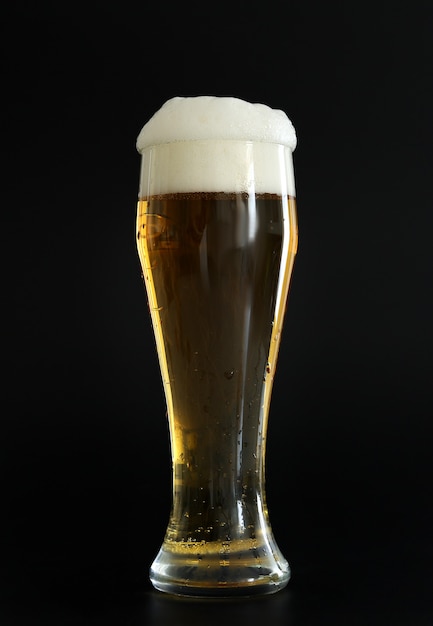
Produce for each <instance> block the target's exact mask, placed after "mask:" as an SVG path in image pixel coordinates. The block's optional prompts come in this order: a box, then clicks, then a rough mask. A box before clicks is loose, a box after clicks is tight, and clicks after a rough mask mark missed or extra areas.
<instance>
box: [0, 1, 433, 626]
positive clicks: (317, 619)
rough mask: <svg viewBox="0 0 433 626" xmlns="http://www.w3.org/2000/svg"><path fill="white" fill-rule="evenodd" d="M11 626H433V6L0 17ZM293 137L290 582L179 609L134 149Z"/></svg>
mask: <svg viewBox="0 0 433 626" xmlns="http://www.w3.org/2000/svg"><path fill="white" fill-rule="evenodd" d="M0 13H1V22H0V23H1V26H0V28H1V46H2V74H1V84H2V96H1V105H2V115H1V122H2V131H1V141H0V145H1V151H2V162H3V165H2V173H3V176H2V183H1V188H0V193H1V224H2V227H1V239H2V246H1V247H2V252H3V255H4V258H3V264H2V266H3V267H2V282H3V288H2V294H3V296H2V310H3V314H4V317H3V319H4V322H3V324H2V329H3V332H2V350H1V360H2V366H3V369H2V371H3V374H2V383H3V384H2V399H3V402H2V405H3V409H2V418H1V433H0V441H1V446H2V451H1V463H2V467H1V478H2V485H1V500H2V503H1V509H2V512H1V520H2V525H3V530H2V532H1V540H0V541H1V543H0V549H1V572H2V579H1V589H0V591H1V611H2V622H1V623H2V624H7V625H9V624H18V623H25V624H29V625H32V624H51V623H53V624H54V623H55V624H116V625H117V624H134V625H135V624H146V625H150V626H152V625H154V624H186V623H193V624H194V623H199V622H202V621H205V622H206V623H208V624H213V623H217V622H218V623H219V622H220V621H221V620H225V621H226V622H227V621H228V622H230V619H233V621H235V620H240V621H245V622H246V621H248V623H251V624H253V623H254V624H255V623H257V624H258V623H262V622H263V621H265V620H266V621H268V622H271V623H272V624H279V623H284V624H289V625H293V626H301V625H302V626H310V625H316V624H320V625H323V624H333V625H334V626H337V625H339V624H344V625H347V626H351V625H352V624H353V625H357V624H363V625H366V624H369V625H370V624H384V625H385V624H386V625H388V624H389V625H391V624H392V625H393V626H398V625H401V626H418V625H421V624H422V625H427V624H429V625H431V624H433V597H432V596H433V585H432V583H433V566H432V557H433V540H432V526H433V504H432V477H433V472H432V469H433V467H432V458H431V457H432V452H431V451H432V436H433V428H432V416H433V410H432V409H433V403H432V391H431V373H432V348H433V341H432V339H433V335H432V329H431V328H432V313H433V309H432V298H431V294H432V269H433V265H432V262H433V257H432V253H431V240H432V232H433V217H432V216H433V212H432V209H433V190H432V184H431V178H432V176H431V171H432V163H433V149H432V146H433V124H432V105H433V98H432V68H433V4H432V3H431V2H429V1H428V0H424V1H422V0H414V1H412V2H392V1H391V0H377V1H376V2H369V1H367V2H343V1H341V2H335V1H331V2H311V1H308V0H304V1H302V0H296V1H288V2H285V3H283V2H276V1H275V0H270V1H269V2H267V3H264V4H260V5H259V4H254V3H251V2H246V1H245V2H243V1H242V2H230V3H229V2H220V3H218V4H215V5H209V4H206V3H203V2H186V3H170V2H165V3H164V2H152V3H150V2H147V1H141V2H139V3H135V2H129V1H126V0H125V1H123V2H102V1H95V2H91V1H89V2H88V3H87V4H83V5H81V6H80V5H79V4H77V3H72V2H30V1H21V2H15V3H12V2H8V3H5V4H3V5H2V8H1V9H0ZM200 94H214V95H233V96H237V97H241V98H244V99H247V100H251V101H254V102H263V103H265V104H268V105H270V106H272V107H274V108H281V109H283V110H285V111H286V113H287V114H288V115H289V117H290V118H291V119H292V121H293V123H294V125H295V128H296V130H297V134H298V147H297V149H296V151H295V153H294V163H295V175H296V185H297V200H298V217H299V231H300V244H299V253H298V256H297V259H296V263H295V269H294V275H293V281H292V287H291V291H290V295H289V303H288V309H287V315H286V323H285V329H284V334H283V342H282V346H281V351H280V357H279V367H278V371H277V376H276V381H275V386H274V393H273V400H272V404H271V414H270V423H269V431H268V435H269V437H268V448H267V494H268V504H269V509H270V514H271V521H272V525H273V528H274V534H275V536H276V539H277V542H278V544H279V546H280V548H281V550H282V551H283V553H284V554H285V556H286V557H287V558H288V560H289V561H290V563H291V566H292V569H293V578H292V581H291V582H290V584H289V586H288V588H287V589H286V590H285V591H283V592H281V593H279V594H277V595H276V596H273V597H269V598H264V599H262V600H255V601H252V600H250V601H244V602H241V601H237V602H233V603H215V602H208V604H206V603H203V602H194V601H190V602H186V601H179V600H177V601H176V600H173V599H171V598H168V597H166V596H163V595H162V594H159V593H157V592H154V591H153V590H152V589H151V586H150V583H149V582H148V578H147V572H148V567H149V565H150V563H151V561H152V560H153V558H154V556H155V554H156V552H157V550H158V548H159V545H160V543H161V541H162V538H163V534H164V530H165V526H166V523H167V521H168V513H169V506H170V497H171V484H170V481H171V478H170V456H169V441H168V430H167V425H166V420H165V405H164V400H163V391H162V384H161V381H160V374H159V369H158V364H157V359H156V353H155V348H154V340H153V335H152V331H151V325H150V319H149V315H148V309H147V300H146V296H145V291H144V287H143V284H142V279H141V270H140V266H139V262H138V256H137V253H136V248H135V211H136V199H137V190H138V176H139V156H138V154H137V152H136V150H135V139H136V136H137V134H138V132H139V131H140V129H141V127H142V126H143V124H144V123H145V122H146V121H147V120H148V119H149V117H150V116H151V115H152V114H153V113H154V112H155V111H156V110H157V109H158V108H159V107H160V106H161V105H162V104H163V103H164V102H165V100H167V99H168V98H170V97H173V96H176V95H184V96H187V95H200Z"/></svg>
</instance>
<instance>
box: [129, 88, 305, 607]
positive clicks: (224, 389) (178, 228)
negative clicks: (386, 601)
mask: <svg viewBox="0 0 433 626" xmlns="http://www.w3.org/2000/svg"><path fill="white" fill-rule="evenodd" d="M295 145H296V135H295V131H294V129H293V126H292V125H291V122H290V121H289V120H288V118H287V117H286V115H285V114H284V113H282V112H281V111H276V110H272V109H270V108H269V107H267V106H264V105H259V104H254V105H253V104H250V103H247V102H244V101H242V100H239V99H237V98H215V97H209V96H200V97H196V98H173V99H172V100H169V101H168V102H167V103H166V104H165V105H164V106H163V107H162V108H161V109H160V110H159V111H158V112H157V113H156V114H155V115H154V116H153V118H151V120H150V121H149V122H148V123H147V124H146V125H145V126H144V128H143V130H142V131H141V133H140V135H139V137H138V140H137V147H138V150H139V151H140V153H141V155H142V167H141V177H140V191H139V202H138V217H137V243H138V252H139V257H140V262H141V266H142V270H143V276H144V282H145V285H146V290H147V296H148V300H149V307H150V312H151V317H152V324H153V330H154V334H155V339H156V346H157V351H158V357H159V364H160V368H161V374H162V379H163V384H164V390H165V398H166V404H167V413H168V421H169V430H170V441H171V454H172V477H173V493H172V509H171V514H170V518H169V522H168V527H167V530H166V534H165V538H164V541H163V543H162V546H161V548H160V551H159V553H158V555H157V556H156V558H155V560H154V562H153V564H152V566H151V570H150V579H151V581H152V583H153V585H154V587H156V589H159V590H161V591H165V592H169V593H174V594H181V595H190V596H233V595H254V594H265V593H273V592H275V591H278V590H280V589H282V588H283V587H284V586H285V585H286V584H287V583H288V581H289V578H290V568H289V565H288V563H287V561H286V559H285V558H284V556H283V555H282V554H281V552H280V550H279V548H278V546H277V544H276V542H275V539H274V537H273V534H272V530H271V526H270V523H269V516H268V509H267V505H266V497H265V443H266V431H267V422H268V411H269V404H270V399H271V390H272V383H273V380H274V375H275V367H276V362H277V354H278V348H279V345H280V338H281V331H282V326H283V318H284V312H285V306H286V298H287V293H288V288H289V281H290V275H291V272H292V266H293V261H294V257H295V253H296V247H297V223H296V206H295V186H294V176H293V165H292V151H293V149H294V148H295Z"/></svg>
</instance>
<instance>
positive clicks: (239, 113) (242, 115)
mask: <svg viewBox="0 0 433 626" xmlns="http://www.w3.org/2000/svg"><path fill="white" fill-rule="evenodd" d="M198 139H204V140H206V139H215V140H222V139H231V140H243V141H260V142H264V143H278V144H282V145H285V146H287V147H289V148H290V149H291V150H294V149H295V147H296V133H295V129H294V128H293V125H292V122H291V121H290V120H289V118H288V117H287V115H286V114H285V113H284V112H283V111H280V110H279V109H271V108H270V107H268V106H267V105H265V104H252V103H250V102H246V101H245V100H241V99H239V98H228V97H216V96H195V97H191V98H179V97H177V98H172V99H171V100H168V101H167V102H166V103H165V104H164V105H163V106H162V107H161V108H160V109H159V111H157V112H156V113H155V114H154V115H153V117H151V119H150V120H149V121H148V122H147V124H145V125H144V127H143V129H142V130H141V132H140V134H139V136H138V139H137V149H138V151H139V152H142V151H143V150H144V148H146V147H147V146H151V145H158V144H161V143H171V142H174V141H190V140H198Z"/></svg>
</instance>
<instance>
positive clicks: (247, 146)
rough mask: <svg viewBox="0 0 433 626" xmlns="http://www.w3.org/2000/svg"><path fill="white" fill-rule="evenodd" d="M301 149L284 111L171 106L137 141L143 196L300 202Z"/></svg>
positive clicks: (208, 104)
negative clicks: (226, 195)
mask: <svg viewBox="0 0 433 626" xmlns="http://www.w3.org/2000/svg"><path fill="white" fill-rule="evenodd" d="M295 147H296V133H295V129H294V127H293V125H292V123H291V121H290V120H289V118H288V117H287V115H286V114H285V113H284V112H283V111H280V110H278V109H271V108H270V107H268V106H267V105H264V104H252V103H249V102H246V101H244V100H241V99H239V98H229V97H216V96H196V97H188V98H179V97H177V98H172V99H171V100H168V101H167V102H166V103H165V104H164V105H163V106H162V107H161V108H160V109H159V111H157V112H156V113H155V114H154V115H153V117H151V119H150V120H149V121H148V122H147V123H146V124H145V125H144V127H143V128H142V130H141V132H140V134H139V135H138V138H137V149H138V151H139V152H140V153H141V154H142V169H141V177H140V192H139V195H140V197H149V196H151V195H158V194H163V193H190V192H195V191H204V192H230V193H232V192H235V193H245V192H246V193H249V194H251V193H276V194H283V195H284V194H288V195H293V196H294V195H295V185H294V176H293V163H292V152H293V150H294V149H295Z"/></svg>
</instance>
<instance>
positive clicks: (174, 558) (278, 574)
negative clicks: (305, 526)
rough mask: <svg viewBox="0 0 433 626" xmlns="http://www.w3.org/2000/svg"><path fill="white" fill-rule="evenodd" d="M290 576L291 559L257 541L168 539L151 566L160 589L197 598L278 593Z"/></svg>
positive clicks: (152, 577) (153, 576)
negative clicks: (176, 540)
mask: <svg viewBox="0 0 433 626" xmlns="http://www.w3.org/2000/svg"><path fill="white" fill-rule="evenodd" d="M289 579H290V568H289V564H288V563H287V561H286V560H285V559H284V557H283V556H282V555H281V553H280V552H279V550H278V548H276V546H274V549H273V550H271V549H270V546H269V545H267V546H264V545H263V546H261V547H260V546H257V543H256V542H254V541H247V540H238V541H233V542H205V541H203V542H167V541H166V542H164V544H163V545H162V547H161V549H160V551H159V554H158V556H157V557H156V559H155V561H154V562H153V564H152V567H151V569H150V580H151V582H152V584H153V586H154V587H155V588H156V589H158V590H159V591H163V592H166V593H171V594H175V595H182V596H193V597H206V596H208V597H233V596H253V595H263V594H271V593H276V592H277V591H280V590H281V589H283V588H284V587H285V586H286V585H287V583H288V582H289Z"/></svg>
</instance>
